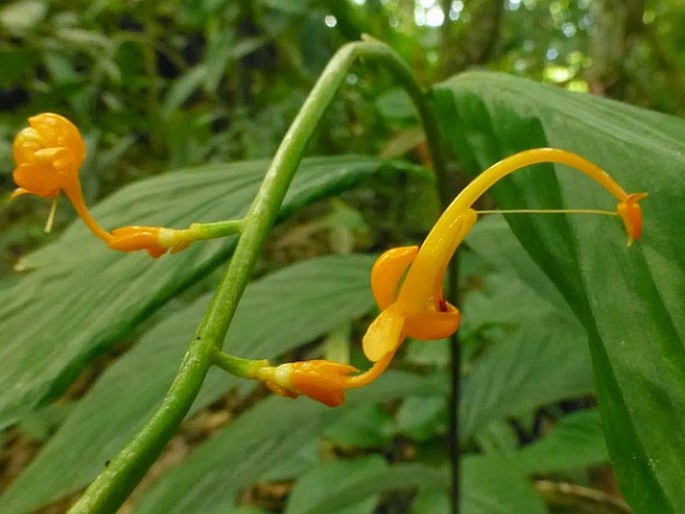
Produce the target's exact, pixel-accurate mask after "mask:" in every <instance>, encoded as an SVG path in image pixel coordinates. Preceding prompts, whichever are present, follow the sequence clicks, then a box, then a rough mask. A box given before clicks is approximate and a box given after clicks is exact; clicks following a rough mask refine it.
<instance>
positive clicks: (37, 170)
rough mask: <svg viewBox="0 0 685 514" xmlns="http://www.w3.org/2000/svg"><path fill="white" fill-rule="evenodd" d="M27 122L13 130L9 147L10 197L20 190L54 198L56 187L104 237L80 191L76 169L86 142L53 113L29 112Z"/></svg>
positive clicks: (107, 236)
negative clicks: (14, 186)
mask: <svg viewBox="0 0 685 514" xmlns="http://www.w3.org/2000/svg"><path fill="white" fill-rule="evenodd" d="M29 125H30V126H29V127H27V128H25V129H23V130H22V131H21V132H19V134H17V137H16V138H15V139H14V145H13V147H12V153H13V156H14V161H15V162H16V164H17V167H16V168H15V169H14V172H13V174H12V175H13V178H14V182H15V183H16V184H17V185H18V186H19V188H18V189H16V190H15V191H14V193H13V194H12V198H16V197H17V196H20V195H24V194H34V195H37V196H41V197H44V198H55V197H57V195H58V194H59V192H60V190H61V191H64V194H65V195H66V196H67V198H68V199H69V201H70V202H71V203H72V205H73V206H74V209H76V212H77V213H78V215H79V216H80V217H81V219H82V220H83V221H84V222H85V224H86V225H87V226H88V228H89V229H90V230H91V231H92V232H93V233H94V234H95V235H96V236H97V237H99V238H100V239H102V240H103V241H108V240H109V238H110V234H109V232H107V231H106V230H105V229H103V228H102V227H101V226H100V225H98V223H97V222H96V221H95V219H93V217H92V216H91V214H90V211H89V210H88V207H87V206H86V202H85V200H84V199H83V194H82V192H81V183H80V181H79V170H80V168H81V164H83V160H84V159H85V157H86V145H85V143H84V142H83V138H82V137H81V134H80V132H79V130H78V128H76V126H75V125H74V124H73V123H71V122H70V121H69V120H68V119H66V118H65V117H63V116H60V115H59V114H54V113H42V114H38V115H36V116H32V117H31V118H29Z"/></svg>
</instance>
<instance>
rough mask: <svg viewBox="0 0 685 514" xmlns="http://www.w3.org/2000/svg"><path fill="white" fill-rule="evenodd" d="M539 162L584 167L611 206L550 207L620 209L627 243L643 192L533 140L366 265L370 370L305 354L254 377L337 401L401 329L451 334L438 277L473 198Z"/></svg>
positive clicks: (365, 376)
mask: <svg viewBox="0 0 685 514" xmlns="http://www.w3.org/2000/svg"><path fill="white" fill-rule="evenodd" d="M545 162H553V163H559V164H565V165H567V166H570V167H573V168H575V169H577V170H579V171H581V172H583V173H585V174H586V175H588V176H589V177H590V178H592V179H593V180H595V181H596V182H598V183H599V184H600V185H601V186H603V187H604V188H605V189H606V190H607V191H609V193H611V194H612V195H613V196H614V197H615V198H616V199H617V200H618V204H617V206H616V208H615V210H614V211H599V210H592V211H587V210H559V211H554V212H566V213H569V212H570V213H594V214H607V215H611V216H619V217H620V218H621V219H622V220H623V224H624V227H625V230H626V232H627V234H628V245H630V244H632V242H633V241H635V240H637V239H639V238H640V236H641V234H642V211H641V209H640V206H639V204H638V201H639V200H641V199H643V198H645V197H646V196H647V194H646V193H632V194H628V193H626V192H625V191H624V190H623V188H622V187H621V186H620V185H619V184H618V183H617V182H616V181H614V180H613V179H612V178H611V177H610V176H609V175H608V174H607V173H606V172H605V171H603V170H602V169H600V168H599V167H597V166H596V165H594V164H593V163H591V162H590V161H588V160H586V159H584V158H583V157H580V156H579V155H576V154H573V153H571V152H567V151H565V150H559V149H554V148H538V149H532V150H526V151H523V152H520V153H518V154H515V155H513V156H510V157H507V158H505V159H503V160H501V161H499V162H498V163H496V164H494V165H493V166H491V167H490V168H488V169H487V170H485V171H484V172H483V173H481V174H480V175H479V176H478V177H476V178H475V179H474V180H473V181H472V182H471V183H469V184H468V185H467V186H466V187H465V188H464V189H463V190H462V191H461V193H459V195H458V196H457V197H456V198H455V199H454V200H453V201H452V203H451V204H450V205H449V206H448V207H447V209H446V210H445V211H444V213H443V214H442V215H441V216H440V218H439V219H438V221H437V222H436V224H435V225H434V226H433V228H432V229H431V231H430V232H429V234H428V236H427V237H426V239H425V240H424V242H423V244H422V245H421V246H420V247H417V246H407V247H400V248H393V249H391V250H388V251H387V252H385V253H384V254H382V255H381V256H380V257H379V258H378V260H377V261H376V263H375V265H374V267H373V269H372V271H371V287H372V290H373V294H374V297H375V299H376V303H377V304H378V307H379V308H380V309H381V313H380V314H379V315H378V317H376V319H375V320H374V321H373V322H372V323H371V325H369V327H368V329H367V331H366V334H365V335H364V338H363V350H364V354H365V355H366V357H367V358H368V359H369V360H370V361H371V362H372V363H373V365H372V367H371V368H370V369H369V371H367V372H365V373H362V374H359V375H353V373H354V372H355V371H356V370H355V369H354V368H352V367H351V366H348V365H346V364H339V363H332V362H328V361H305V362H295V363H288V364H282V365H281V366H277V367H268V368H263V369H262V370H261V371H260V372H259V373H258V378H260V379H261V380H263V381H264V382H265V383H266V384H267V385H268V386H269V387H270V388H271V389H272V390H274V391H275V392H277V393H279V394H282V395H285V396H297V395H299V394H304V395H307V396H310V397H311V398H314V399H315V400H318V401H321V402H323V403H325V404H327V405H339V404H341V403H342V402H343V401H344V392H345V390H347V389H351V388H355V387H360V386H362V385H366V384H368V383H370V382H372V381H373V380H375V379H376V378H377V377H378V376H379V375H380V374H381V373H382V372H383V371H384V370H385V369H386V368H387V367H388V365H389V363H390V361H391V360H392V358H393V356H394V355H395V353H396V352H397V350H398V348H399V347H400V345H401V344H402V341H404V339H405V338H406V337H407V336H410V337H413V338H416V339H422V340H432V339H442V338H445V337H448V336H450V335H451V334H453V333H454V332H455V331H456V330H457V329H458V328H459V324H460V314H459V310H458V309H457V308H456V307H455V306H453V305H451V304H449V303H448V302H446V301H445V299H444V293H443V287H442V284H443V279H444V275H445V272H446V270H447V266H448V264H449V261H450V260H451V259H452V256H453V255H454V252H455V251H456V249H457V247H458V246H459V245H460V244H461V243H462V241H463V240H464V238H465V237H466V235H467V234H468V233H469V231H470V230H471V228H472V227H473V225H474V224H475V223H476V220H477V218H478V213H477V212H476V211H475V210H474V209H473V205H474V203H475V202H476V201H477V200H478V199H479V198H480V197H481V196H482V195H483V194H484V193H485V192H486V191H487V190H488V189H489V188H490V187H492V186H493V185H494V184H495V183H496V182H498V181H499V180H501V179H502V178H504V177H505V176H507V175H509V174H510V173H513V172H514V171H516V170H519V169H521V168H524V167H527V166H531V165H534V164H540V163H545ZM510 212H511V211H510ZM518 212H528V213H531V212H549V211H531V210H527V211H518Z"/></svg>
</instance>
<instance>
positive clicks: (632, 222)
mask: <svg viewBox="0 0 685 514" xmlns="http://www.w3.org/2000/svg"><path fill="white" fill-rule="evenodd" d="M646 197H647V193H632V194H629V195H628V196H626V198H625V200H623V201H621V202H619V204H618V207H617V208H616V210H617V211H618V215H619V216H620V217H621V219H622V220H623V224H624V226H625V228H626V232H627V233H628V246H630V245H632V244H633V241H636V240H638V239H640V237H641V236H642V209H640V206H639V205H638V203H637V202H638V201H639V200H642V199H643V198H646Z"/></svg>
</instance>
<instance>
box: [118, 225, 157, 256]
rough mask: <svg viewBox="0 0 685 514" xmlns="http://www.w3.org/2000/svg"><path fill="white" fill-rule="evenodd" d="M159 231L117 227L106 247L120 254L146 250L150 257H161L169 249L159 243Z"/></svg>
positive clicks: (138, 227)
mask: <svg viewBox="0 0 685 514" xmlns="http://www.w3.org/2000/svg"><path fill="white" fill-rule="evenodd" d="M159 231H160V228H159V227H141V226H130V227H119V228H117V229H114V230H113V231H112V237H111V239H110V240H109V241H108V242H107V245H108V246H109V247H110V248H112V249H114V250H121V251H122V252H134V251H136V250H147V252H148V253H149V254H150V255H151V256H152V257H155V258H157V257H161V256H162V255H164V254H165V253H166V252H167V250H169V248H168V247H165V246H162V245H161V244H160V243H159Z"/></svg>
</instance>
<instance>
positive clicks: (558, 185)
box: [433, 73, 685, 513]
mask: <svg viewBox="0 0 685 514" xmlns="http://www.w3.org/2000/svg"><path fill="white" fill-rule="evenodd" d="M433 94H434V99H435V102H436V106H437V112H438V116H439V117H440V121H441V123H442V125H443V128H444V129H445V133H446V135H447V137H448V140H449V143H450V145H451V147H452V149H453V150H454V151H455V153H456V155H458V157H459V159H460V161H461V162H462V164H463V165H464V167H465V168H466V169H467V170H468V172H469V173H470V174H476V173H478V172H480V171H481V170H482V169H484V168H485V167H487V166H488V165H490V164H492V163H494V162H495V161H497V160H499V159H501V158H503V157H505V156H506V155H509V154H512V153H514V152H516V151H519V150H523V149H526V148H532V147H540V146H553V147H560V148H565V149H568V150H571V151H574V152H576V153H579V154H581V155H583V156H584V157H586V158H588V159H590V160H591V161H593V162H595V163H596V164H597V165H599V166H600V167H602V168H604V169H606V170H607V171H608V172H609V173H610V174H611V175H612V176H613V177H614V178H616V179H617V180H618V181H619V183H621V184H622V185H623V186H624V187H625V189H626V190H628V191H630V192H633V191H647V192H648V193H649V194H650V197H649V199H647V200H645V201H644V202H643V213H644V219H645V230H644V236H643V238H642V240H640V241H639V242H637V243H636V244H634V245H633V246H632V247H629V248H626V245H625V238H626V236H625V234H624V232H623V230H622V226H621V223H620V221H619V220H615V219H609V218H606V217H588V216H571V215H569V216H516V217H514V216H511V217H510V218H509V219H508V221H509V223H510V225H511V227H512V229H513V231H514V232H515V234H516V235H517V237H518V238H519V239H520V241H521V242H522V244H523V245H524V247H525V248H526V250H527V251H528V252H529V253H530V254H531V256H532V257H533V258H534V259H535V260H536V262H537V263H538V264H539V265H540V266H541V267H542V268H543V269H544V270H545V272H546V273H547V274H548V275H549V276H550V278H551V279H552V280H553V281H554V283H555V284H556V285H557V286H558V287H559V289H560V291H561V292H562V294H563V295H564V297H565V298H566V301H567V302H568V303H569V305H570V306H571V307H572V308H573V310H574V311H575V312H576V314H577V315H578V317H579V319H580V320H581V322H582V323H583V325H584V326H585V329H586V331H587V333H588V334H589V338H590V351H591V356H592V362H593V371H594V379H595V386H596V389H597V394H598V397H599V402H600V409H601V413H602V417H603V426H604V430H605V433H606V437H607V445H608V448H609V453H610V455H611V458H612V462H613V464H614V467H615V470H616V472H617V476H618V479H619V485H620V487H621V489H622V491H623V493H624V495H625V496H626V498H627V500H628V501H629V503H630V504H631V506H632V507H633V509H634V510H635V511H636V512H640V513H669V512H679V510H680V509H681V508H682V505H685V467H684V466H683V465H682V463H683V462H685V429H684V427H685V422H684V421H683V420H685V351H684V348H683V340H684V339H685V263H684V260H685V257H684V256H685V239H684V238H683V237H682V223H683V220H685V202H683V201H682V199H683V198H684V197H685V174H684V172H683V170H684V169H685V158H683V155H685V145H684V144H683V140H684V139H685V122H683V121H682V120H679V119H676V118H673V117H669V116H665V115H661V114H658V113H654V112H648V111H644V110H641V109H638V108H634V107H630V106H627V105H622V104H619V103H616V102H611V101H607V100H603V99H601V98H596V97H592V96H589V95H579V94H573V93H570V92H567V91H563V90H560V89H556V88H552V87H548V86H544V85H541V84H536V83H532V82H529V81H525V80H522V79H517V78H513V77H509V76H505V75H500V74H491V73H468V74H464V75H461V76H458V77H455V78H453V79H451V80H449V81H447V82H444V83H442V84H439V85H437V86H436V87H435V88H434V90H433ZM493 195H494V196H495V199H496V200H497V202H498V204H499V206H500V207H502V208H540V207H542V208H550V207H555V208H570V207H594V208H609V209H613V208H614V206H615V200H614V199H612V198H611V197H610V196H609V195H608V193H607V192H606V191H604V190H603V189H602V188H601V187H599V186H598V185H597V184H595V183H593V182H592V181H590V180H589V179H588V178H587V177H586V176H584V175H582V174H581V173H578V172H573V171H571V170H569V169H567V168H565V167H563V166H554V165H544V166H537V167H536V168H535V169H530V170H526V171H522V172H518V173H515V174H514V175H512V176H510V177H507V178H506V179H505V180H503V181H502V182H501V183H500V184H498V185H497V186H496V187H495V188H493ZM550 343H552V344H553V342H550ZM550 364H553V363H550Z"/></svg>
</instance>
